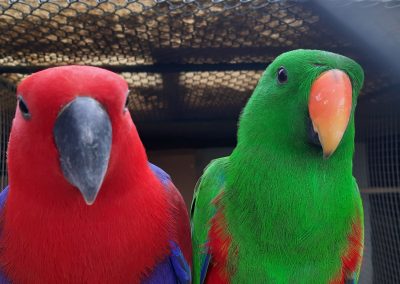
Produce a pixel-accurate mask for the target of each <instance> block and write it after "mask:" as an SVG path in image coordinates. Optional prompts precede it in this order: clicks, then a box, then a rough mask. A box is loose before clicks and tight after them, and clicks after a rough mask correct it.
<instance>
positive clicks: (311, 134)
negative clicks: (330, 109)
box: [307, 117, 322, 149]
mask: <svg viewBox="0 0 400 284" xmlns="http://www.w3.org/2000/svg"><path fill="white" fill-rule="evenodd" d="M307 136H308V142H309V143H310V144H311V145H314V146H316V147H319V148H321V149H322V145H321V142H320V141H319V136H318V133H317V132H315V131H314V127H313V125H312V122H311V118H310V117H308V118H307Z"/></svg>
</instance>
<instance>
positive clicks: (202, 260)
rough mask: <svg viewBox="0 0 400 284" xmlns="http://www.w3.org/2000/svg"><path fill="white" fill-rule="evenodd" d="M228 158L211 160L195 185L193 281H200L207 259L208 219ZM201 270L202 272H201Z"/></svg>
mask: <svg viewBox="0 0 400 284" xmlns="http://www.w3.org/2000/svg"><path fill="white" fill-rule="evenodd" d="M228 164H229V158H228V157H223V158H219V159H216V160H213V161H211V163H210V164H209V165H208V166H207V167H206V169H205V170H204V173H203V175H202V177H201V178H200V180H199V181H198V183H197V185H196V190H195V193H194V197H193V201H192V206H191V210H190V211H191V228H192V245H193V283H195V284H196V283H201V280H200V279H201V278H202V276H201V275H203V276H204V273H203V272H204V271H206V270H207V269H206V268H207V266H208V261H209V259H210V258H209V254H208V251H207V246H206V244H207V242H208V231H209V229H210V220H211V219H212V217H213V216H214V215H215V213H216V210H217V209H216V207H215V204H214V203H213V200H214V199H215V197H216V196H218V194H220V193H221V191H222V190H223V188H224V186H225V176H226V169H227V166H228ZM203 270H204V271H203ZM202 271H203V272H202Z"/></svg>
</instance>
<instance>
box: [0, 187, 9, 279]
mask: <svg viewBox="0 0 400 284" xmlns="http://www.w3.org/2000/svg"><path fill="white" fill-rule="evenodd" d="M7 196H8V186H7V187H6V188H5V189H3V191H2V192H1V193H0V212H1V211H2V210H3V208H4V205H5V204H6V201H7ZM0 232H1V228H0ZM9 283H10V281H8V279H7V278H6V277H5V275H4V274H3V273H2V272H1V271H0V284H9Z"/></svg>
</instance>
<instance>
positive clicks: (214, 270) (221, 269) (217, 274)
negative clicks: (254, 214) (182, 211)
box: [205, 193, 232, 284]
mask: <svg viewBox="0 0 400 284" xmlns="http://www.w3.org/2000/svg"><path fill="white" fill-rule="evenodd" d="M221 196H222V193H221V194H220V195H218V196H217V197H216V198H215V200H214V201H213V202H214V203H215V205H216V206H217V208H218V211H217V213H216V214H215V216H214V217H213V218H212V219H211V229H210V232H209V243H208V246H209V251H210V254H211V263H210V266H209V267H208V272H207V276H206V281H205V282H206V283H208V284H228V283H229V282H230V281H229V274H228V271H227V263H228V252H229V248H230V246H231V241H232V240H231V236H230V235H229V234H228V233H227V232H226V230H225V229H226V223H225V216H224V214H223V212H222V211H223V207H222V205H221V204H220V200H221Z"/></svg>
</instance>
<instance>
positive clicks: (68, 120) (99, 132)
mask: <svg viewBox="0 0 400 284" xmlns="http://www.w3.org/2000/svg"><path fill="white" fill-rule="evenodd" d="M54 138H55V142H56V146H57V149H58V152H59V155H60V164H61V169H62V171H63V174H64V177H65V178H66V179H67V180H68V181H69V182H70V183H71V184H72V185H74V186H76V187H77V188H78V189H79V191H80V192H81V194H82V196H83V198H84V199H85V202H86V203H87V204H88V205H91V204H93V203H94V201H95V199H96V196H97V194H98V192H99V190H100V187H101V185H102V183H103V180H104V176H105V174H106V171H107V167H108V161H109V159H110V152H111V141H112V127H111V122H110V118H109V116H108V114H107V112H106V111H105V110H104V108H103V107H102V105H101V104H100V103H99V102H98V101H96V100H95V99H92V98H89V97H78V98H76V99H75V100H73V101H72V102H70V103H69V104H68V105H66V106H65V107H64V108H63V109H62V110H61V112H60V113H59V115H58V118H57V120H56V123H55V126H54Z"/></svg>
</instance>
